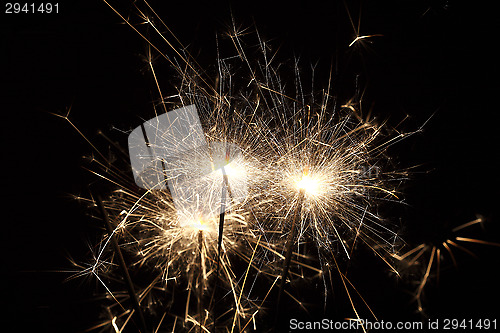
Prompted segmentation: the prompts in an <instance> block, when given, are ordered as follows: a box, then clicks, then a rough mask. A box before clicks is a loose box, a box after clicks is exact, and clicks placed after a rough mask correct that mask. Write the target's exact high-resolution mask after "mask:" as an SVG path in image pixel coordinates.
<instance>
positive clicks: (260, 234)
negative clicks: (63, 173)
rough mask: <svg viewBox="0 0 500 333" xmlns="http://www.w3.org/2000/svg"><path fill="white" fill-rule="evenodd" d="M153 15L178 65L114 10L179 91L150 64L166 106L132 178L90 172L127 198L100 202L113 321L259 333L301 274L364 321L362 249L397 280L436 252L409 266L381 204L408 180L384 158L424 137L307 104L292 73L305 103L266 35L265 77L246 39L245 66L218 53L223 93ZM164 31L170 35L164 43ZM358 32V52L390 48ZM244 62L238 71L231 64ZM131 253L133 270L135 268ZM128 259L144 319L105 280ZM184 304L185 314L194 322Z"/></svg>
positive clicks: (150, 17) (355, 112)
mask: <svg viewBox="0 0 500 333" xmlns="http://www.w3.org/2000/svg"><path fill="white" fill-rule="evenodd" d="M105 2H106V1H105ZM106 3H107V2H106ZM144 5H145V8H146V10H140V9H139V8H138V7H137V11H138V13H139V17H140V18H141V20H142V23H143V25H144V26H147V27H148V28H149V29H150V32H151V33H153V34H154V38H158V37H159V40H161V41H162V42H163V43H166V45H167V46H168V47H169V48H170V49H171V51H172V50H173V52H174V54H175V55H176V57H178V59H177V60H173V58H171V57H167V56H166V55H165V52H162V51H161V49H162V45H159V44H158V43H156V42H155V41H154V40H155V39H154V38H151V37H146V34H145V33H143V32H142V31H141V30H140V28H141V27H140V26H138V25H134V24H133V23H132V22H131V21H130V19H128V18H126V17H125V16H124V15H121V14H120V13H119V11H118V10H116V9H115V8H114V7H112V6H110V7H111V8H112V9H113V11H115V12H116V13H117V14H118V15H119V16H120V17H121V18H122V19H123V21H124V22H125V23H127V24H128V25H129V26H130V27H131V28H132V29H133V30H134V31H136V32H137V34H138V35H139V36H140V37H142V38H144V39H145V40H146V42H147V43H148V45H149V47H150V52H152V53H158V54H159V55H160V56H162V57H164V58H165V59H166V60H167V61H168V62H169V63H170V64H171V65H172V68H173V69H175V71H176V72H177V73H178V74H179V75H180V77H181V80H180V82H179V84H178V85H177V86H176V93H175V94H172V95H171V96H169V97H165V96H166V94H164V93H163V92H162V90H161V89H160V86H161V85H160V83H159V79H158V76H157V75H156V72H155V69H154V65H153V62H152V60H151V59H152V58H153V56H152V54H150V55H149V56H148V59H149V62H148V65H149V67H150V70H151V74H152V76H153V77H154V80H155V83H156V86H157V88H158V89H157V91H158V95H159V101H158V103H156V105H155V110H154V111H155V117H154V118H153V119H151V120H149V121H147V122H146V123H144V124H143V125H141V126H139V127H136V129H134V130H133V131H132V132H131V133H130V136H129V154H130V156H127V158H130V159H131V164H132V172H130V173H125V172H124V171H123V170H122V169H120V168H119V167H116V166H114V165H111V164H109V163H105V162H103V161H99V159H95V160H94V162H96V163H97V164H98V165H99V164H100V169H97V170H92V172H94V173H95V174H96V175H98V176H99V177H102V178H103V179H106V180H109V181H111V182H112V183H113V184H114V185H115V186H116V187H117V189H116V190H115V191H114V192H113V193H112V194H111V195H110V196H109V197H108V198H107V199H106V200H104V201H101V200H98V203H99V207H100V208H101V212H102V216H103V218H104V219H105V221H106V226H107V227H108V226H109V230H108V235H107V236H106V237H105V238H104V239H103V241H102V244H101V249H100V251H99V253H98V254H97V255H96V258H95V263H94V264H93V265H92V268H91V269H88V268H86V269H84V272H85V273H89V274H93V275H95V276H96V278H97V279H98V280H99V281H100V282H102V284H103V285H104V286H105V288H106V290H107V292H108V294H109V295H111V297H112V299H113V300H115V301H116V304H119V305H120V308H119V310H115V309H116V307H115V308H113V311H111V310H110V312H112V313H113V316H112V318H111V319H110V320H109V321H107V324H108V325H110V326H112V327H113V328H114V329H115V330H116V331H121V330H122V329H123V328H124V327H125V326H127V323H129V320H130V318H132V314H133V313H134V312H136V313H138V317H139V321H140V323H141V325H142V326H148V327H143V328H142V330H143V331H146V330H147V329H149V328H151V325H152V324H150V323H149V322H148V321H147V320H145V319H144V317H145V318H146V319H150V318H156V317H158V315H157V314H158V313H160V315H159V317H161V319H160V320H159V322H158V321H157V322H155V327H156V331H158V330H159V329H160V328H161V327H165V326H162V324H163V322H164V319H165V317H172V318H173V323H172V322H171V321H170V322H169V328H171V329H172V330H176V329H181V327H180V326H182V328H184V329H186V330H191V329H197V330H198V331H200V332H201V331H205V332H216V331H218V330H222V329H224V330H226V331H231V332H233V331H245V330H246V329H247V328H249V327H254V329H255V327H256V325H257V324H256V316H259V315H264V314H263V313H264V312H265V309H266V308H270V306H269V305H268V303H266V302H267V300H268V296H269V295H270V294H271V293H273V290H276V289H278V290H277V299H276V302H275V303H274V305H275V306H276V307H277V310H276V311H277V313H278V312H279V311H280V304H282V303H283V302H282V299H283V297H285V294H286V295H288V296H290V297H292V299H295V298H294V297H293V293H292V292H289V291H287V290H286V289H287V288H286V284H287V282H288V281H292V280H293V279H294V278H295V277H301V278H302V277H303V276H304V274H303V273H302V272H300V273H297V271H298V270H302V269H307V270H309V271H312V272H313V274H314V275H315V278H319V279H321V280H322V281H323V283H324V289H325V290H324V293H325V297H326V294H327V290H326V289H327V283H326V282H325V280H326V279H327V276H330V277H331V276H332V272H331V271H333V270H336V273H338V275H339V276H340V279H341V281H342V284H343V286H344V287H345V290H346V292H347V294H348V296H349V299H350V301H351V304H352V308H353V311H354V313H355V315H356V316H357V318H358V319H360V318H359V314H358V312H357V310H356V308H355V306H354V303H353V302H352V299H351V296H350V294H349V289H350V288H354V286H353V285H352V283H351V282H350V281H349V279H348V278H347V273H346V270H343V269H342V267H341V266H342V265H341V258H342V259H344V260H346V261H349V260H350V259H351V258H352V256H353V253H354V250H355V248H356V246H357V245H358V244H363V245H364V246H366V247H367V248H368V249H370V250H371V251H373V253H374V254H375V255H376V256H378V257H379V258H380V259H381V260H383V262H384V263H385V264H387V266H388V267H389V268H390V270H391V271H393V272H394V273H395V274H399V272H398V270H397V269H396V268H395V267H394V264H393V262H392V259H393V258H396V259H397V260H399V261H402V260H403V259H405V258H410V257H411V256H412V254H414V253H417V251H420V252H418V253H417V256H416V258H418V257H419V256H421V255H422V253H423V252H424V251H425V250H427V249H428V247H427V246H425V245H420V246H418V247H417V248H415V249H414V250H411V251H409V252H408V253H407V254H404V255H400V254H399V253H397V251H396V250H395V243H396V242H397V241H398V237H399V236H398V234H397V232H395V231H394V230H393V228H392V227H391V225H390V224H389V223H386V221H385V220H384V219H383V218H382V217H380V216H379V214H378V211H377V208H378V204H379V203H380V202H394V201H399V200H400V199H399V193H398V185H399V184H400V183H401V182H402V181H403V180H404V179H405V178H406V177H407V172H406V171H405V170H394V168H392V167H391V166H390V163H389V162H388V159H387V158H386V150H387V148H388V147H390V146H391V145H393V144H395V143H397V142H399V141H400V140H403V139H405V138H406V137H408V136H409V135H411V134H413V133H414V132H409V133H400V132H391V131H389V130H388V129H387V128H386V127H385V126H384V125H376V124H375V123H374V122H372V121H371V119H370V118H369V117H364V116H362V114H361V112H360V110H359V108H357V107H355V105H360V104H361V100H360V99H358V100H355V101H353V100H351V101H349V102H348V103H347V104H345V105H341V103H339V102H338V100H337V99H335V98H333V97H332V96H333V95H332V93H331V88H330V86H328V88H327V89H325V91H323V92H322V93H321V94H317V93H316V92H311V93H310V94H307V93H304V92H303V90H302V87H301V86H300V71H299V70H298V66H297V64H296V66H295V69H294V75H295V79H296V81H297V82H299V83H298V84H297V87H296V89H295V92H290V91H288V89H287V88H286V87H285V84H284V83H283V82H282V81H281V77H280V75H279V71H278V70H277V69H276V68H275V67H274V66H273V64H272V59H273V58H272V57H269V55H268V45H267V44H266V42H265V41H263V40H262V39H261V38H260V37H258V44H259V45H260V47H259V49H258V54H259V56H260V58H261V59H262V62H263V63H261V64H258V65H256V63H254V62H251V61H249V60H248V59H250V58H251V57H250V56H249V55H248V54H247V50H246V49H245V48H244V47H243V46H242V44H243V43H242V39H241V38H242V37H241V36H242V32H241V31H240V30H238V29H237V28H236V27H235V26H233V30H232V31H231V33H229V34H228V36H229V37H230V40H231V42H232V43H233V44H234V47H235V50H236V52H237V55H238V56H237V57H226V58H224V57H221V55H220V54H219V55H218V61H217V65H218V72H217V77H216V79H215V80H213V81H214V82H215V83H213V84H212V83H210V82H211V81H210V80H209V79H207V78H206V77H203V76H201V74H200V73H201V72H202V71H201V70H200V69H199V68H198V67H197V64H196V62H195V61H194V60H193V58H192V57H191V56H190V54H189V53H187V52H186V51H180V49H178V48H176V47H174V46H173V42H172V41H171V38H175V36H173V34H172V33H171V32H170V30H169V29H168V27H167V26H166V25H165V23H164V22H163V21H162V20H161V19H160V18H159V16H158V15H157V14H156V13H155V12H154V11H153V9H152V8H151V7H150V6H149V4H148V3H147V2H144ZM148 12H150V13H151V14H147V13H148ZM165 30H166V31H168V34H164V33H162V31H165ZM358 30H359V27H358ZM358 32H359V31H357V35H356V39H355V40H354V41H353V42H352V43H351V45H349V46H352V45H353V44H355V43H357V42H359V41H360V40H361V39H364V38H368V37H373V36H379V35H376V34H375V35H367V36H359V35H358ZM177 42H178V41H177ZM179 62H180V63H181V65H179ZM234 62H237V63H238V66H231V64H232V63H234ZM242 67H243V68H244V69H245V71H246V72H245V75H239V77H246V78H247V80H246V81H244V82H236V83H235V82H234V81H233V78H234V77H235V76H236V74H235V72H234V71H233V70H232V69H231V68H242ZM66 119H67V120H68V121H69V119H68V118H67V117H66ZM99 156H100V157H104V155H103V154H99ZM102 169H104V170H105V172H102ZM127 171H128V170H127ZM132 174H133V176H134V178H133V179H131V175H132ZM134 184H135V185H134ZM136 185H137V186H139V187H140V188H138V187H137V186H136ZM89 201H90V202H92V203H94V201H93V200H89ZM108 214H109V216H108ZM457 240H459V241H469V242H474V241H477V240H472V239H467V238H463V237H462V238H460V239H459V238H457ZM110 242H111V244H112V245H113V249H110V248H109V247H110V244H109V243H110ZM448 243H449V242H448ZM309 244H312V246H311V245H309ZM307 246H310V247H309V248H307ZM443 246H445V247H447V245H446V244H444V243H443ZM109 252H112V253H113V254H114V255H113V254H112V255H109ZM122 252H123V253H125V255H126V256H128V257H129V258H130V260H131V261H132V264H129V265H125V261H124V260H123V258H122V257H121V253H122ZM312 253H313V254H314V257H315V259H314V260H313V261H314V264H311V265H310V264H309V263H308V262H307V260H310V258H311V257H313V256H312V255H311V254H312ZM450 254H451V252H450ZM108 255H109V257H106V256H108ZM115 255H116V256H117V257H118V259H116V257H115ZM120 258H121V259H120ZM439 258H440V249H439V248H436V247H433V248H432V252H431V257H430V259H429V264H428V268H427V271H426V274H425V276H424V279H423V280H422V283H421V284H420V286H419V288H418V291H417V299H418V300H419V299H420V294H421V292H422V289H423V287H424V286H425V283H426V281H427V278H428V276H429V271H430V269H431V267H432V263H433V261H434V259H436V260H437V261H438V262H439ZM116 260H118V264H119V265H120V266H121V267H122V269H123V270H124V272H125V273H124V275H125V277H126V279H125V280H126V282H127V286H128V291H129V292H128V297H129V301H130V302H131V303H132V305H133V311H131V310H130V309H129V308H127V307H126V306H125V305H124V304H122V303H123V297H120V295H118V294H117V293H115V292H113V291H112V290H111V288H110V287H108V285H107V283H106V281H105V278H104V276H105V275H106V274H105V272H106V273H107V271H105V270H102V269H101V270H100V269H98V267H101V266H106V267H109V268H110V269H111V268H112V267H113V266H115V265H116V264H115V261H116ZM415 260H416V259H415ZM235 263H238V264H239V265H238V264H235ZM242 267H243V268H242ZM297 268H298V270H297ZM128 270H131V271H141V272H142V271H148V272H149V274H150V278H149V279H148V278H146V279H145V280H146V282H143V281H141V282H143V283H141V286H140V287H138V288H136V286H137V285H134V281H132V277H131V276H130V275H129V273H128ZM110 276H111V275H110ZM261 280H264V281H265V282H264V283H262V285H266V286H267V288H266V289H265V292H263V293H262V292H261V293H260V294H258V295H255V294H256V292H255V290H254V287H253V286H254V285H255V284H259V283H261V282H260V281H261ZM278 281H279V283H278ZM136 283H137V282H136ZM138 284H139V283H138ZM219 289H220V290H219ZM354 289H355V288H354ZM179 290H181V291H182V292H181V294H182V295H183V296H185V297H183V298H182V301H179V300H178V299H177V298H176V297H177V296H176V295H177V293H179ZM158 293H161V296H158V295H157V294H158ZM193 294H195V295H193ZM165 299H167V300H165ZM295 300H296V299H295ZM296 301H297V302H298V303H299V304H300V300H296ZM419 302H420V301H419ZM174 303H176V304H175V305H174ZM177 303H182V307H183V313H182V314H179V313H178V311H177V308H178V305H177ZM419 306H420V303H419ZM110 308H111V307H110ZM370 311H371V310H370ZM143 312H144V315H143V317H142V318H141V313H143ZM178 322H183V324H178Z"/></svg>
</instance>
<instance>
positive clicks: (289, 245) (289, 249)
mask: <svg viewBox="0 0 500 333" xmlns="http://www.w3.org/2000/svg"><path fill="white" fill-rule="evenodd" d="M305 193H306V191H305V189H304V188H302V189H300V191H299V199H298V204H297V208H296V209H295V213H294V216H293V219H292V225H291V226H290V233H289V234H288V238H287V241H286V247H285V249H286V253H285V261H284V262H283V268H282V269H281V284H280V289H279V291H278V300H277V302H276V320H277V318H278V313H279V307H280V300H281V295H282V294H283V290H284V289H285V283H286V278H287V276H288V271H289V269H290V261H291V260H292V253H293V245H294V244H295V237H296V234H297V226H296V225H297V220H298V219H299V216H300V214H301V211H302V204H303V202H304V197H305Z"/></svg>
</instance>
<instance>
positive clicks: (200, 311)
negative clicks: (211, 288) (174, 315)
mask: <svg viewBox="0 0 500 333" xmlns="http://www.w3.org/2000/svg"><path fill="white" fill-rule="evenodd" d="M198 246H199V251H200V273H199V275H198V315H199V317H200V318H199V326H198V331H199V332H200V333H201V332H202V331H203V329H202V325H203V323H202V321H203V289H204V288H203V287H204V286H203V271H202V270H203V230H200V231H199V232H198Z"/></svg>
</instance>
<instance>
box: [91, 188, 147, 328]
mask: <svg viewBox="0 0 500 333" xmlns="http://www.w3.org/2000/svg"><path fill="white" fill-rule="evenodd" d="M97 203H98V205H99V208H100V210H101V213H102V216H103V219H104V222H105V223H104V224H105V226H106V231H107V232H108V236H109V237H110V238H111V239H110V240H111V244H112V246H113V249H114V250H115V253H116V255H117V256H118V263H119V266H120V268H121V270H122V274H123V277H124V278H125V282H126V286H127V291H128V294H129V296H130V299H131V301H132V306H133V307H134V309H135V312H136V313H137V315H138V316H139V322H140V326H141V328H142V332H144V333H147V332H148V330H147V326H146V321H145V320H144V315H143V313H142V310H141V307H140V305H139V299H138V297H137V294H136V293H135V288H134V284H133V283H132V279H131V278H130V274H129V272H128V269H127V264H126V263H125V259H124V258H123V255H122V252H121V250H120V246H119V245H118V241H117V240H116V237H113V235H114V232H113V227H112V226H111V222H110V220H109V216H108V212H107V211H106V208H105V207H104V203H103V202H102V199H101V197H100V196H99V195H98V196H97Z"/></svg>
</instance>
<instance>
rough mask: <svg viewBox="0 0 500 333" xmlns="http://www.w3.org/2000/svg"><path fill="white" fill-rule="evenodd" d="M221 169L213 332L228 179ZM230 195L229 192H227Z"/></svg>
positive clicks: (214, 320) (215, 318)
mask: <svg viewBox="0 0 500 333" xmlns="http://www.w3.org/2000/svg"><path fill="white" fill-rule="evenodd" d="M221 171H222V177H223V178H222V179H223V182H224V183H223V186H222V196H221V203H220V215H219V239H218V243H217V268H216V272H215V278H216V280H215V286H214V291H213V293H212V299H211V301H210V303H212V301H214V306H213V314H214V316H213V317H214V319H213V327H214V332H215V327H216V323H217V315H218V314H217V311H216V303H217V299H216V297H217V287H218V286H219V267H220V260H221V252H222V240H223V235H224V218H225V216H226V188H227V189H228V190H229V180H228V178H227V173H226V170H225V169H224V167H222V168H221ZM229 195H231V193H229Z"/></svg>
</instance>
